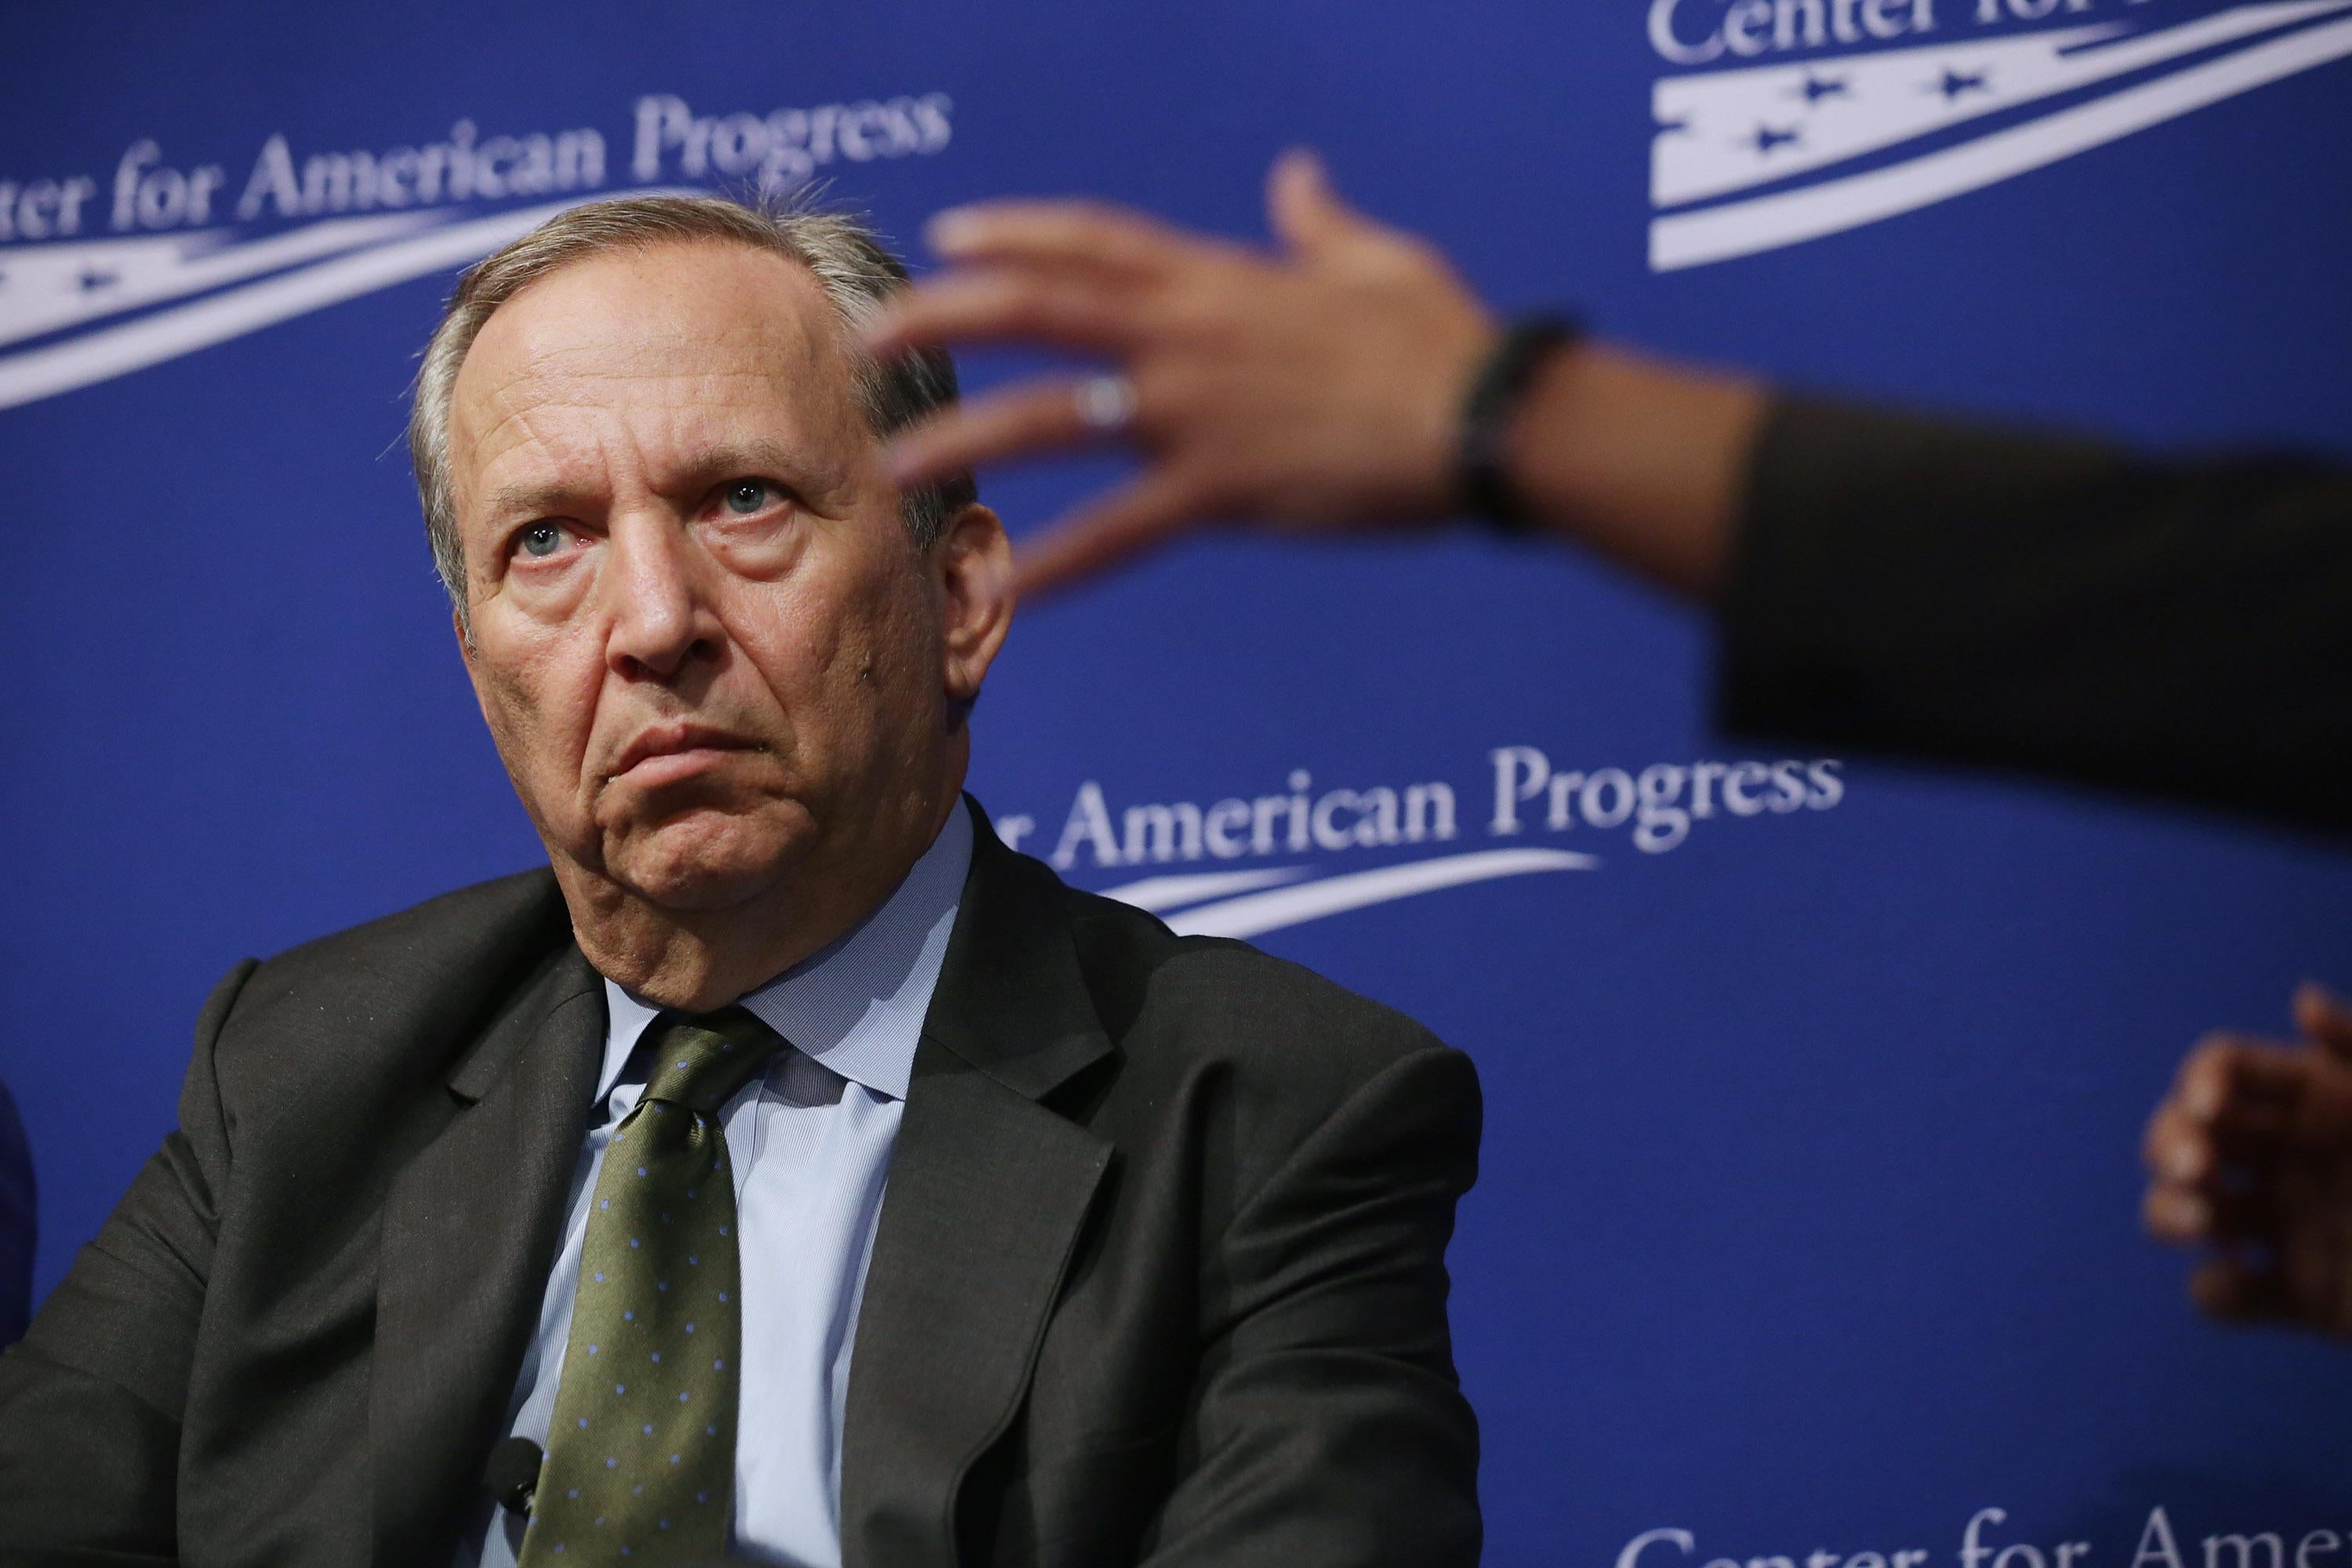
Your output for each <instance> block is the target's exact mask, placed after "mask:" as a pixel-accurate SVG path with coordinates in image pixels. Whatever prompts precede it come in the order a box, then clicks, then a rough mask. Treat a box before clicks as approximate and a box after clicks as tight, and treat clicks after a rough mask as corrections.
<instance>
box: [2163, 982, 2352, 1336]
mask: <svg viewBox="0 0 2352 1568" xmlns="http://www.w3.org/2000/svg"><path fill="white" fill-rule="evenodd" d="M2294 1012H2295V1024H2296V1027H2297V1029H2298V1031H2299V1032H2300V1034H2301V1036H2302V1038H2301V1039H2300V1040H2299V1041H2298V1042H2296V1043H2295V1044H2294V1045H2279V1044H2273V1043H2271V1042H2267V1041H2262V1040H2254V1039H2249V1038H2246V1037H2241V1036H2236V1035H2229V1034H2220V1035H2212V1036H2209V1037H2206V1038H2205V1039H2203V1040H2201V1041H2200V1042H2199V1043H2198V1045H2197V1047H2196V1049H2194V1050H2193V1051H2191V1052H2190V1053H2189V1057H2188V1058H2187V1059H2186V1060H2185V1061H2184V1062H2183V1063H2182V1064H2181V1068H2180V1073H2179V1079H2177V1080H2176V1081H2175V1083H2174V1085H2173V1088H2172V1090H2171V1092H2170V1093H2169V1094H2168V1095H2167V1096H2166V1097H2165V1100H2164V1101H2163V1103H2161V1104H2160V1105H2158V1107H2157V1109H2156V1113H2155V1115H2154V1117H2153V1118H2152V1119H2151V1120H2150V1121H2149V1122H2148V1129H2147V1148H2146V1153H2147V1165H2148V1170H2149V1172H2150V1180H2149V1184H2148V1190H2147V1200H2146V1202H2145V1204H2144V1205H2143V1215H2144V1217H2145V1219H2146V1222H2147V1228H2148V1230H2149V1232H2150V1233H2151V1234H2152V1235H2154V1236H2156V1237H2158V1238H2160V1239H2162V1240H2165V1241H2169V1242H2174V1243H2177V1244H2179V1245H2181V1246H2186V1247H2200V1248H2204V1249H2206V1250H2207V1251H2208V1252H2209V1254H2210V1256H2208V1257H2207V1258H2206V1259H2205V1261H2204V1262H2203V1263H2202V1264H2200V1267H2199V1268H2198V1269H2197V1272H2196V1274H2195V1276H2194V1278H2193V1279H2192V1280H2191V1283H2190V1293H2191V1294H2192V1295H2193V1296H2194V1297H2195V1299H2196V1300H2197V1302H2198V1304H2199V1305H2200V1306H2201V1307H2203V1308H2204V1309H2205V1310H2207V1311H2208V1312H2210V1313H2212V1314H2213V1315H2214V1316H2216V1317H2219V1318H2224V1319H2231V1320H2247V1321H2276V1322H2287V1323H2294V1324H2297V1325H2300V1326H2302V1327H2304V1328H2308V1329H2314V1330H2317V1331H2320V1332H2323V1333H2327V1334H2332V1335H2335V1336H2337V1337H2339V1338H2352V1004H2347V1003H2346V1002H2344V1001H2343V1000H2341V999H2339V998H2337V997H2336V996H2334V995H2331V994H2329V993H2328V992H2327V991H2326V990H2325V989H2323V988H2322V987H2320V986H2318V985H2305V987H2303V989H2302V990H2301V991H2300V992H2298V993H2297V994H2296V996H2295V1004H2294Z"/></svg>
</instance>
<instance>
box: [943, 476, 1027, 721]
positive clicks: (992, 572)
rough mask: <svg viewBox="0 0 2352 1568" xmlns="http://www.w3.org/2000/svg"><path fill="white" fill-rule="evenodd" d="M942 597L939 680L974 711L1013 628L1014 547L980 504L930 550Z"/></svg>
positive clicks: (999, 522) (964, 512)
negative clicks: (974, 701) (998, 655)
mask: <svg viewBox="0 0 2352 1568" xmlns="http://www.w3.org/2000/svg"><path fill="white" fill-rule="evenodd" d="M931 574H932V579H931V580H932V582H933V583H934V584H937V586H938V588H939V591H940V649H941V653H942V656H943V657H942V664H941V668H940V677H941V679H942V680H943V681H944V683H945V686H946V689H947V694H948V698H949V700H950V701H953V702H957V703H961V704H966V705H969V704H970V703H971V702H972V701H973V700H976V699H977V698H978V697H979V696H980V688H981V683H982V681H984V680H986V679H988V667H989V666H990V665H991V664H992V663H994V662H995V659H996V650H997V649H998V648H1001V647H1003V646H1004V634H1005V633H1006V632H1007V631H1009V630H1010V629H1011V628H1012V626H1013V544H1012V542H1011V541H1010V540H1008V539H1006V538H1005V536H1004V522H1003V519H1001V518H999V517H998V516H997V515H996V513H994V512H993V511H992V510H989V509H988V508H987V507H984V506H982V505H981V504H980V503H979V502H978V501H974V502H972V504H971V505H970V506H968V507H965V508H964V509H963V510H961V511H960V512H958V513H956V514H955V516H953V517H952V518H950V519H949V520H948V524H947V527H946V529H945V530H944V531H942V532H941V533H940V539H939V542H938V543H936V544H934V545H932V546H931Z"/></svg>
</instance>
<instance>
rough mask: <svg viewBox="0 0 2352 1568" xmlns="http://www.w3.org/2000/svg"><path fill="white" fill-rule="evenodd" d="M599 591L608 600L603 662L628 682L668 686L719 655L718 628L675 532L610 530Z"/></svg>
mask: <svg viewBox="0 0 2352 1568" xmlns="http://www.w3.org/2000/svg"><path fill="white" fill-rule="evenodd" d="M608 548H609V550H610V552H611V553H610V555H609V556H608V557H607V565H606V570H605V572H604V581H603V584H601V586H602V587H603V590H604V593H605V594H606V595H608V597H609V610H610V616H611V620H610V623H609V624H610V626H611V627H612V630H611V632H610V633H609V635H608V636H607V637H606V639H605V659H606V662H607V663H608V664H610V665H611V667H612V668H613V669H614V671H615V672H616V673H617V674H620V675H622V676H625V677H626V678H628V679H632V680H670V679H675V678H676V677H677V675H678V673H679V672H680V671H681V670H683V669H685V668H687V667H688V666H689V665H692V664H695V663H698V662H706V661H709V660H711V659H715V658H718V656H719V620H718V617H717V616H715V615H714V614H712V612H711V609H710V606H709V601H708V599H707V598H706V596H705V594H704V586H703V584H702V583H701V581H700V578H699V576H698V569H697V568H698V563H697V562H696V560H695V559H694V554H693V552H692V550H691V548H690V547H689V546H688V542H687V541H686V540H685V538H684V537H683V536H682V535H681V534H680V532H679V531H678V530H677V528H676V527H675V526H673V525H670V524H668V523H667V522H665V521H656V520H653V519H639V520H627V521H622V522H620V523H618V524H617V525H616V526H615V527H614V529H613V531H612V535H611V538H610V541H609V544H608Z"/></svg>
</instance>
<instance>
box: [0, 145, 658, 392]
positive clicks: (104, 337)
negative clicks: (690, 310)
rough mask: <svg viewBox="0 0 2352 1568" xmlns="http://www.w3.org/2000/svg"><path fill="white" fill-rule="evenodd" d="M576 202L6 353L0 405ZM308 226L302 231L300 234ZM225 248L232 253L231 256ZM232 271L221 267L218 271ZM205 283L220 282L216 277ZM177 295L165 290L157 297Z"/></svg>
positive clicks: (327, 294) (483, 247)
mask: <svg viewBox="0 0 2352 1568" xmlns="http://www.w3.org/2000/svg"><path fill="white" fill-rule="evenodd" d="M638 194H646V195H653V194H660V193H655V192H646V193H638ZM580 200H581V198H579V197H576V196H575V197H572V198H570V199H567V200H564V201H560V202H550V203H548V204H547V205H544V206H536V207H525V208H523V209H521V210H520V211H516V212H505V213H499V214H498V215H497V216H492V217H485V218H477V219H475V220H474V221H473V222H471V223H456V224H443V225H442V226H438V227H436V228H433V229H430V230H428V231H427V232H425V233H424V234H420V235H415V236H414V237H410V238H406V239H395V240H394V241H392V242H391V243H389V244H384V245H379V246H376V247H373V248H372V249H366V250H362V251H360V252H358V253H357V254H356V255H343V256H337V257H335V258H331V259H329V260H325V261H320V262H318V263H315V264H314V265H312V266H310V267H304V268H298V269H296V270H294V271H292V272H288V273H285V274H282V275H280V276H278V277H276V278H268V279H263V280H262V281H260V282H258V283H250V284H247V286H246V287H244V288H242V289H228V290H227V291H226V292H224V293H218V294H214V295H211V296H209V297H207V298H205V299H202V300H194V301H192V302H191V303H188V304H185V305H181V306H179V307H177V308H175V309H173V310H162V311H158V312H157V313H155V314H153V315H151V316H142V317H141V318H140V319H139V320H137V321H126V322H124V323H123V324H122V325H121V326H117V327H108V328H105V329H102V330H101V331H94V332H90V333H89V334H87V335H86V336H83V337H79V338H74V339H71V340H69V341H68V342H61V343H53V344H50V345H48V346H47V347H44V348H37V349H31V350H27V351H26V352H24V353H17V354H13V355H10V356H9V357H7V358H5V359H0V408H13V407H15V406H16V405H18V404H20V403H31V402H33V401H35V400H36V399H37V398H43V397H51V396H54V395H57V394H58V393H60V392H69V391H71V390H72V389H74V388H75V387H78V386H88V385H89V384H90V383H92V382H97V381H104V380H106V379H108V378H109V377H110V376H117V375H123V374H128V373H130V372H131V371H134V370H141V369H144V368H145V367H146V366H148V365H151V364H158V363H162V362H163V361H164V360H167V359H176V358H178V357H179V356H180V355H182V354H185V353H194V352H195V351H196V350H198V349H201V348H209V347H210V346H212V345H213V344H214V343H217V342H226V341H227V340H228V339H230V338H235V337H241V336H243V335H244V334H245V333H247V332H250V331H258V330H259V329H261V328H263V327H267V326H270V325H273V324H274V323H276V322H278V321H286V320H289V318H291V317H295V316H299V315H304V314H307V313H308V312H310V311H311V310H318V309H320V308H321V307H322V306H327V305H333V304H338V303H340V302H341V301H342V300H350V299H355V298H357V297H358V296H359V295H362V294H368V293H373V291H375V290H376V289H386V288H390V287H391V286H392V285H393V284H395V283H405V282H407V281H408V280H409V279H412V278H421V277H423V276H425V274H426V273H428V272H439V271H445V270H446V269H448V268H454V267H459V266H463V265H464V264H466V263H467V262H470V261H475V260H478V259H479V258H482V257H484V256H487V255H488V254H489V253H490V252H491V251H493V250H495V249H497V248H498V247H499V246H501V245H504V244H505V243H506V242H507V241H508V240H509V239H512V238H514V237H517V236H519V235H522V234H526V233H528V232H529V231H530V230H531V229H533V228H536V227H537V226H539V225H540V224H541V223H543V222H545V221H546V220H547V219H548V218H551V217H553V216H555V215H556V214H557V213H560V212H562V211H563V210H564V209H566V208H567V207H572V206H576V205H579V202H580ZM371 221H373V220H371ZM418 221H429V216H428V215H403V216H402V219H401V224H400V226H414V225H415V223H416V222H418ZM309 232H310V231H309V230H304V231H302V233H303V234H306V235H307V234H308V233H309ZM347 233H348V231H346V234H342V235H332V236H331V237H330V242H331V241H334V240H341V239H344V238H345V237H346V235H347ZM297 238H299V236H285V237H280V239H278V240H271V241H264V242H261V245H260V246H257V247H255V248H256V249H257V250H260V249H262V248H263V247H267V246H270V245H279V244H284V243H285V242H288V241H292V240H295V239H297ZM322 243H324V242H322ZM300 253H301V247H299V246H289V247H288V248H287V250H286V251H285V252H284V253H282V254H280V255H279V257H278V258H279V259H281V260H282V259H286V258H289V257H291V256H294V255H297V254H300ZM225 254H226V255H227V256H229V257H234V256H235V255H236V254H237V253H236V252H228V253H225ZM207 260H209V258H207ZM192 265H193V266H203V265H205V262H202V261H200V262H197V263H193V264H192ZM232 270H233V268H221V271H222V273H223V274H224V276H225V275H226V274H227V273H228V272H230V271H232ZM214 280H215V281H220V280H223V279H222V278H215V279H214ZM197 286H198V287H201V286H202V285H201V284H199V285H197ZM183 291H184V290H178V289H165V290H163V291H162V292H161V293H159V295H158V297H166V296H168V294H171V293H177V292H183Z"/></svg>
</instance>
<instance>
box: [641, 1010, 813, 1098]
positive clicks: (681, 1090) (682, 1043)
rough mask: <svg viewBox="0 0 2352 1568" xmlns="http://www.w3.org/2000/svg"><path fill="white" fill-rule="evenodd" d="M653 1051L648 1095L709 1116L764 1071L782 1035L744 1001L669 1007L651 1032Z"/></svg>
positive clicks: (647, 1078) (648, 1078)
mask: <svg viewBox="0 0 2352 1568" xmlns="http://www.w3.org/2000/svg"><path fill="white" fill-rule="evenodd" d="M647 1038H648V1041H649V1048H650V1049H651V1050H652V1053H653V1056H652V1058H651V1065H650V1066H649V1067H648V1068H647V1069H646V1096H645V1097H646V1099H647V1100H666V1101H667V1102H668V1103H670V1104H672V1105H682V1106H684V1107H686V1108H687V1109H688V1110H696V1111H699V1112H701V1113H702V1114H703V1115H705V1116H716V1115H717V1114H718V1113H719V1107H720V1106H722V1105H724V1104H726V1103H727V1101H728V1100H730V1099H731V1098H733V1096H734V1093H735V1091H736V1090H737V1089H741V1088H742V1087H743V1086H744V1085H745V1084H747V1083H749V1082H751V1080H752V1079H755V1078H757V1077H758V1076H759V1075H760V1074H761V1071H763V1070H764V1069H765V1068H766V1067H767V1065H768V1058H770V1057H772V1056H774V1055H775V1054H776V1052H777V1051H779V1050H780V1049H782V1047H783V1044H784V1040H783V1037H782V1036H781V1035H779V1034H777V1033H776V1031H775V1030H773V1029H771V1028H770V1027H768V1026H767V1025H765V1024H763V1023H761V1021H760V1020H759V1019H758V1018H756V1017H754V1016H752V1015H751V1012H749V1011H748V1010H747V1009H745V1008H742V1007H721V1008H720V1009H719V1011H718V1012H716V1013H665V1014H663V1015H662V1016H660V1017H658V1018H656V1019H655V1020H654V1023H653V1027H652V1029H651V1030H649V1031H648V1033H647Z"/></svg>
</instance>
